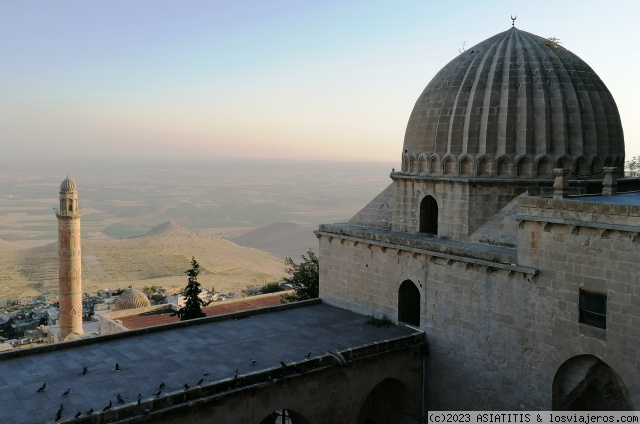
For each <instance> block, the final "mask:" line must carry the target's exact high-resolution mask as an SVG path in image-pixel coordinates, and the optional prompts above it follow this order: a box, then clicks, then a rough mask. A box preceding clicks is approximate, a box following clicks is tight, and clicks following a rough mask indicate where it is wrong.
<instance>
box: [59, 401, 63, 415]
mask: <svg viewBox="0 0 640 424" xmlns="http://www.w3.org/2000/svg"><path fill="white" fill-rule="evenodd" d="M63 410H64V403H61V404H60V407H59V408H58V412H60V413H61V414H62V411H63Z"/></svg>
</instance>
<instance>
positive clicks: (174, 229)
mask: <svg viewBox="0 0 640 424" xmlns="http://www.w3.org/2000/svg"><path fill="white" fill-rule="evenodd" d="M158 234H180V235H189V234H193V232H191V231H190V230H188V229H186V228H184V227H183V226H182V225H180V224H178V223H177V222H175V221H173V220H171V221H167V222H163V223H162V224H160V225H158V226H156V227H153V228H152V229H150V230H149V231H147V232H146V233H144V234H143V235H142V236H141V237H144V236H154V235H158Z"/></svg>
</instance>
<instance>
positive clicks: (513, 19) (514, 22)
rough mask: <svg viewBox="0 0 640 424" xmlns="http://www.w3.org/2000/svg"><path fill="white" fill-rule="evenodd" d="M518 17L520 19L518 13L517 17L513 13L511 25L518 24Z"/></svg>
mask: <svg viewBox="0 0 640 424" xmlns="http://www.w3.org/2000/svg"><path fill="white" fill-rule="evenodd" d="M516 19H518V15H516V16H515V17H514V16H513V15H511V27H512V28H513V27H515V26H516Z"/></svg>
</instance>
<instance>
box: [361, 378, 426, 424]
mask: <svg viewBox="0 0 640 424" xmlns="http://www.w3.org/2000/svg"><path fill="white" fill-rule="evenodd" d="M419 417H420V403H419V402H418V399H417V398H416V396H415V394H413V393H412V392H411V391H410V390H409V389H408V388H407V386H406V385H404V384H403V383H402V382H401V381H399V380H396V379H395V378H386V379H384V380H382V381H381V382H380V383H378V384H377V385H376V386H375V387H374V388H373V390H371V392H369V395H368V396H367V397H366V399H365V400H364V402H363V404H362V406H361V407H360V412H359V413H358V419H357V420H356V424H368V423H397V424H414V423H416V422H418V421H419Z"/></svg>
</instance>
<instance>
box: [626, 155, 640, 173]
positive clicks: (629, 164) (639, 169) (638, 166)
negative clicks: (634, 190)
mask: <svg viewBox="0 0 640 424" xmlns="http://www.w3.org/2000/svg"><path fill="white" fill-rule="evenodd" d="M624 172H625V174H626V176H627V177H638V176H640V156H634V157H632V158H631V159H630V160H628V161H626V162H625V163H624Z"/></svg>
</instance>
